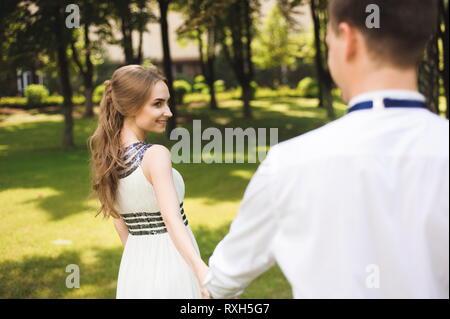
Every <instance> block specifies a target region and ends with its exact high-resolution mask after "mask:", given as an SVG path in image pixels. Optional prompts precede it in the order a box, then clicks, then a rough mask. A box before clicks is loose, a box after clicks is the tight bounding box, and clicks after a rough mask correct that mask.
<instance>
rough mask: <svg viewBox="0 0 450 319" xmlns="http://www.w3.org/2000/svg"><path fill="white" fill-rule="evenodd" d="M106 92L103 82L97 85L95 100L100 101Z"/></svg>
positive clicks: (94, 94)
mask: <svg viewBox="0 0 450 319" xmlns="http://www.w3.org/2000/svg"><path fill="white" fill-rule="evenodd" d="M104 92H105V86H104V85H103V84H100V85H97V87H96V88H95V89H94V93H93V96H92V98H93V100H94V102H96V103H99V102H100V101H101V99H102V97H103V93H104Z"/></svg>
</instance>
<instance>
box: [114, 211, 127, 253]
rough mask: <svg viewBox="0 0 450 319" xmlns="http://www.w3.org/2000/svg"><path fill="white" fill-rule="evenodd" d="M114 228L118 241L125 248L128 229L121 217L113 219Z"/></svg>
mask: <svg viewBox="0 0 450 319" xmlns="http://www.w3.org/2000/svg"><path fill="white" fill-rule="evenodd" d="M113 222H114V227H115V228H116V230H117V234H119V237H120V241H121V242H122V245H123V246H124V247H125V244H126V243H127V239H128V227H127V225H126V224H125V222H124V221H123V219H122V217H120V218H114V219H113Z"/></svg>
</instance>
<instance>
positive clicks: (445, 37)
mask: <svg viewBox="0 0 450 319" xmlns="http://www.w3.org/2000/svg"><path fill="white" fill-rule="evenodd" d="M448 6H449V5H448V1H447V5H445V3H444V0H440V1H439V12H440V19H439V21H440V24H439V30H440V38H441V40H442V44H443V56H444V61H443V65H444V69H443V70H442V72H441V77H442V81H443V85H444V91H445V99H446V109H445V115H446V117H447V118H449V112H450V95H449V93H450V92H449V83H448V77H449V72H448V68H449V62H450V61H449V51H448V49H449V48H448V41H449V37H450V34H449V29H448V28H449V26H448V22H449V21H448V20H449V16H448ZM441 24H443V26H444V28H445V29H444V31H442V29H441Z"/></svg>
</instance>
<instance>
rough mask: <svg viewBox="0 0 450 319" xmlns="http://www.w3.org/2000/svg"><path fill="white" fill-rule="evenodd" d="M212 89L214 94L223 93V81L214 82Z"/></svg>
mask: <svg viewBox="0 0 450 319" xmlns="http://www.w3.org/2000/svg"><path fill="white" fill-rule="evenodd" d="M214 89H215V90H216V93H221V92H225V81H224V80H217V81H216V82H214Z"/></svg>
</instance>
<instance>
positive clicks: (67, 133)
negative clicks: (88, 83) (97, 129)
mask: <svg viewBox="0 0 450 319" xmlns="http://www.w3.org/2000/svg"><path fill="white" fill-rule="evenodd" d="M55 14H56V16H55V19H56V20H55V22H56V25H55V30H54V31H55V39H56V42H57V61H58V69H59V78H60V83H61V91H62V95H63V98H64V101H63V108H62V113H63V115H64V134H63V147H64V148H73V147H74V146H75V144H74V142H73V117H72V109H73V104H72V86H71V84H70V75H69V63H68V58H67V43H68V39H67V36H66V35H65V34H64V32H65V27H64V24H63V19H64V15H63V13H62V8H61V7H56V10H55Z"/></svg>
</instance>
